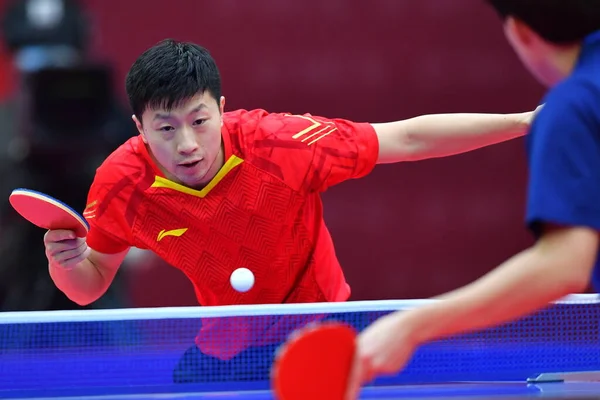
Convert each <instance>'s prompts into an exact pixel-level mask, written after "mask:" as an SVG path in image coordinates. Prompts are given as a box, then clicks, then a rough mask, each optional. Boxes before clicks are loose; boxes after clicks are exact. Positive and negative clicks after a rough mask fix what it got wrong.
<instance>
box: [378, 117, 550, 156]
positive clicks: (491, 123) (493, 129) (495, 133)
mask: <svg viewBox="0 0 600 400" xmlns="http://www.w3.org/2000/svg"><path fill="white" fill-rule="evenodd" d="M540 107H541V106H540ZM540 107H538V108H537V109H536V110H534V111H530V112H524V113H515V114H462V113H458V114H433V115H422V116H419V117H415V118H410V119H407V120H402V121H395V122H387V123H379V124H372V125H373V127H374V129H375V131H376V133H377V136H378V138H379V158H378V160H377V162H378V163H379V164H384V163H394V162H400V161H417V160H423V159H427V158H436V157H446V156H451V155H455V154H459V153H464V152H467V151H471V150H475V149H478V148H481V147H485V146H489V145H492V144H496V143H500V142H504V141H507V140H511V139H514V138H517V137H520V136H523V135H525V133H526V132H527V131H528V129H529V126H530V124H531V121H532V120H533V117H534V116H535V113H536V112H537V111H538V110H539V109H540Z"/></svg>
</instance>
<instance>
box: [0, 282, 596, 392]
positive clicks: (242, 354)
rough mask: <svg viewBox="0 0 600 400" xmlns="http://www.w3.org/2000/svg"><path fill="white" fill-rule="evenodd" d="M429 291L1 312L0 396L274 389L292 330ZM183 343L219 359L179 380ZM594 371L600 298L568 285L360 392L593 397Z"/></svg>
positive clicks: (423, 351) (360, 321)
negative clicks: (562, 292) (275, 362)
mask: <svg viewBox="0 0 600 400" xmlns="http://www.w3.org/2000/svg"><path fill="white" fill-rule="evenodd" d="M428 301H434V300H386V301H362V302H346V303H318V304H284V305H243V306H224V307H163V308H137V309H115V310H76V311H45V312H6V313H1V314H0V398H3V399H34V398H35V399H42V398H43V399H59V398H76V399H107V400H108V399H115V400H116V399H137V400H143V399H214V398H221V399H273V398H274V397H273V394H272V393H271V391H270V382H269V366H270V364H271V362H272V359H273V357H274V354H275V351H276V348H277V347H278V346H279V344H281V342H282V341H283V340H285V338H286V337H287V336H288V335H289V334H290V333H291V332H292V331H293V330H295V329H297V328H299V327H302V326H304V325H305V324H307V323H311V322H313V321H315V320H323V319H333V320H340V321H344V322H347V323H349V324H351V325H353V326H354V327H355V328H356V329H357V330H361V329H364V328H365V327H366V326H367V325H368V324H370V323H372V322H373V321H375V320H376V319H377V318H379V317H381V316H383V315H385V314H387V313H389V312H393V311H396V310H406V309H409V308H413V307H418V306H420V305H422V304H424V303H426V302H428ZM199 332H204V333H203V334H202V335H200V334H199ZM191 348H194V349H201V352H202V353H203V354H204V353H205V354H209V355H210V357H211V359H215V360H217V361H218V363H216V364H210V365H209V366H206V365H203V366H202V368H201V369H200V370H193V372H194V374H195V375H194V374H192V375H193V376H197V378H198V379H197V380H196V381H190V382H185V383H182V382H178V381H176V380H174V376H175V372H174V371H176V370H178V368H181V367H182V365H183V367H184V368H186V367H187V365H186V362H187V361H185V357H184V356H183V355H184V354H185V353H186V352H187V351H188V350H189V349H191ZM182 360H184V361H182ZM207 365H208V364H207ZM194 368H195V367H194ZM199 371H200V372H199ZM599 371H600V297H598V296H597V295H591V294H585V295H572V296H568V297H566V298H564V299H561V300H560V301H557V302H555V303H553V304H552V305H551V306H549V307H548V308H546V309H544V310H542V311H540V312H537V313H535V314H533V315H531V316H528V317H526V318H522V319H520V320H517V321H514V322H511V323H507V324H505V325H502V326H499V327H496V328H492V329H487V330H482V331H478V332H473V333H468V334H463V335H457V336H454V337H451V338H447V339H443V340H438V341H435V342H432V343H429V344H427V345H425V346H422V347H421V348H419V349H418V351H417V352H416V353H415V355H414V357H413V358H412V360H411V361H410V363H409V364H408V365H407V367H406V368H405V369H403V370H402V371H401V372H400V373H398V374H396V375H394V376H386V377H380V378H378V379H377V380H376V381H374V382H373V383H372V384H370V385H368V386H367V387H365V388H364V390H363V393H362V395H361V398H364V399H408V398H414V399H455V398H469V399H483V398H494V399H504V398H506V399H508V398H510V399H522V398H534V397H544V398H562V399H572V400H575V399H586V398H600V372H599ZM307 400H309V399H307Z"/></svg>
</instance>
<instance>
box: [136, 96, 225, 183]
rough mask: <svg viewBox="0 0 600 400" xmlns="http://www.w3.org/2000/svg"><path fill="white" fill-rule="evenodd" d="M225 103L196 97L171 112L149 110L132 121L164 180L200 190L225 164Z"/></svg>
mask: <svg viewBox="0 0 600 400" xmlns="http://www.w3.org/2000/svg"><path fill="white" fill-rule="evenodd" d="M224 106H225V99H224V98H223V97H221V99H220V101H219V102H217V101H216V100H215V99H214V98H213V97H212V95H210V94H209V93H204V94H198V95H196V96H195V97H193V98H191V99H190V100H188V101H186V102H184V103H183V104H182V105H181V106H179V107H177V108H173V109H172V110H169V111H167V110H161V109H148V110H146V111H145V112H144V114H143V115H142V121H141V123H140V121H138V120H137V119H136V118H135V116H134V121H135V122H136V126H137V128H138V130H139V131H140V133H141V134H142V137H143V139H144V142H145V143H146V144H147V145H148V147H149V149H150V153H151V155H152V157H153V158H154V160H155V161H156V162H157V164H158V165H159V166H160V168H161V169H162V171H163V172H164V174H165V175H166V177H167V178H168V179H170V180H172V181H174V182H176V183H179V184H182V185H185V186H188V187H191V188H200V187H203V186H204V185H206V184H207V183H208V182H210V180H211V179H212V178H214V176H215V175H216V174H217V172H218V171H219V169H220V168H221V167H222V166H223V163H224V150H223V146H222V137H221V127H222V125H223V118H222V116H223V108H224Z"/></svg>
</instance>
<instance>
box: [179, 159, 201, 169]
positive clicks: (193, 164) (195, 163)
mask: <svg viewBox="0 0 600 400" xmlns="http://www.w3.org/2000/svg"><path fill="white" fill-rule="evenodd" d="M200 161H201V160H196V161H186V162H183V163H179V166H180V167H183V168H186V169H192V168H194V167H196V166H198V164H200Z"/></svg>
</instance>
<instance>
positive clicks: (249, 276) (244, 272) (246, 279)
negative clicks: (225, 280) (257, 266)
mask: <svg viewBox="0 0 600 400" xmlns="http://www.w3.org/2000/svg"><path fill="white" fill-rule="evenodd" d="M229 282H231V286H233V288H234V289H235V290H237V291H238V292H242V293H243V292H247V291H248V290H250V289H252V286H254V274H253V273H252V271H250V270H249V269H248V268H238V269H236V270H235V271H233V273H232V274H231V277H230V278H229Z"/></svg>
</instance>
